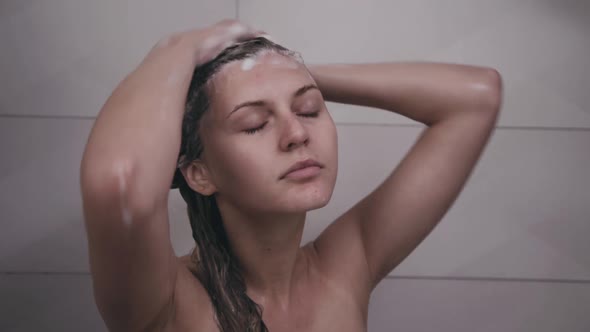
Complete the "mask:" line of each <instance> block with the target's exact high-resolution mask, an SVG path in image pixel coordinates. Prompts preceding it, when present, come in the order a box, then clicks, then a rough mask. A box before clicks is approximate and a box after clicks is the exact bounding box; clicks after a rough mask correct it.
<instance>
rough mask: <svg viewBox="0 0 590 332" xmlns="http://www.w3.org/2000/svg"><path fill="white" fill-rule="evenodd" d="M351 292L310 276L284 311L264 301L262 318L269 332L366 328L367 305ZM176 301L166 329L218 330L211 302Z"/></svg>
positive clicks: (358, 331) (363, 330)
mask: <svg viewBox="0 0 590 332" xmlns="http://www.w3.org/2000/svg"><path fill="white" fill-rule="evenodd" d="M195 282H197V283H198V281H197V280H196V279H195ZM187 286H188V285H187ZM187 288H189V289H190V288H191V287H187ZM187 290H188V289H187ZM185 294H186V293H185ZM351 294H352V293H351V292H350V290H347V289H345V288H343V287H339V286H337V285H335V284H333V283H330V282H328V281H325V280H320V278H317V279H312V280H309V281H308V282H306V283H305V284H302V285H301V287H298V290H297V294H296V295H295V296H294V298H293V301H292V302H291V304H290V307H289V309H288V310H287V311H284V310H280V309H278V308H276V307H274V306H273V305H272V304H270V303H269V304H264V305H263V307H264V309H263V314H262V316H263V317H262V319H263V321H264V323H265V325H266V326H267V328H268V330H269V331H270V332H291V331H308V332H315V331H322V332H324V331H340V332H366V331H367V328H366V326H367V311H368V305H367V303H365V301H361V302H362V303H359V301H358V300H357V299H355V298H354V297H353V296H352V295H351ZM254 300H256V299H254ZM256 302H257V303H260V302H259V301H256ZM178 304H179V305H181V306H182V307H178V308H176V309H177V310H176V317H175V319H174V321H175V322H174V324H172V325H174V327H172V326H170V331H215V332H217V331H219V329H218V328H217V325H216V324H215V318H214V310H213V307H212V305H208V306H207V308H203V307H202V304H201V305H200V307H199V306H198V305H197V304H196V303H194V302H192V301H181V303H178ZM196 313H200V314H196Z"/></svg>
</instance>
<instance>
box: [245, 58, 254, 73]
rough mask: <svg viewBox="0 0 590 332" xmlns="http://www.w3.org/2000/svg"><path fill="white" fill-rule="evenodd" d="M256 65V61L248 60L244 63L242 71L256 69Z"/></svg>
mask: <svg viewBox="0 0 590 332" xmlns="http://www.w3.org/2000/svg"><path fill="white" fill-rule="evenodd" d="M255 65H256V60H254V59H246V60H244V61H243V62H242V70H243V71H248V70H250V69H252V68H254V66H255Z"/></svg>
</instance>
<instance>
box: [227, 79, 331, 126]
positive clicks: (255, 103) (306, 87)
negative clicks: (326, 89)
mask: <svg viewBox="0 0 590 332" xmlns="http://www.w3.org/2000/svg"><path fill="white" fill-rule="evenodd" d="M313 89H316V90H318V91H319V90H320V89H319V88H318V87H317V86H316V85H315V84H307V85H304V86H302V87H300V88H299V89H297V90H296V91H295V92H294V93H293V98H295V97H299V96H301V95H302V94H304V93H306V92H307V91H309V90H313ZM265 104H266V102H265V101H264V100H252V101H246V102H243V103H240V104H238V105H237V106H236V107H234V109H233V110H232V111H231V112H230V113H229V114H228V115H227V117H226V118H229V117H230V115H232V114H233V113H234V112H236V111H237V110H239V109H240V108H242V107H247V106H264V105H265Z"/></svg>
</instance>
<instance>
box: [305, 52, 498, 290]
mask: <svg viewBox="0 0 590 332" xmlns="http://www.w3.org/2000/svg"><path fill="white" fill-rule="evenodd" d="M309 68H310V72H311V74H312V76H313V77H314V78H315V80H316V82H317V83H318V86H319V87H320V90H321V91H322V93H323V95H324V97H325V98H326V100H329V101H335V102H341V103H349V104H356V105H365V106H371V107H376V108H381V109H384V110H388V111H392V112H396V113H399V114H401V115H404V116H406V117H408V118H411V119H413V120H415V121H418V122H421V123H423V124H425V125H426V126H427V128H425V129H424V131H423V132H422V133H421V134H420V136H419V137H418V138H417V140H416V142H415V143H414V146H413V147H412V148H411V149H410V151H409V152H408V153H407V154H406V155H405V157H404V158H403V159H402V161H401V162H400V163H399V165H397V167H395V169H394V170H393V171H392V173H391V174H390V175H389V176H388V177H387V178H386V179H385V180H384V181H383V183H381V184H380V185H379V186H378V187H377V188H376V189H375V190H374V191H373V192H371V193H370V194H369V195H368V196H366V197H365V198H363V199H362V200H361V201H360V202H359V203H357V204H356V205H354V206H353V207H352V208H351V209H350V210H348V211H347V212H345V213H344V214H343V215H342V216H340V217H339V218H338V219H337V220H336V221H334V222H333V223H332V224H331V225H330V226H329V227H328V228H327V229H326V230H325V231H324V232H323V233H322V234H321V235H320V236H319V237H318V238H317V240H316V241H315V242H314V245H315V248H316V251H317V254H318V257H319V259H320V260H321V261H322V264H324V265H325V266H326V267H325V269H326V271H327V273H330V275H332V276H335V275H341V276H350V277H348V278H343V280H342V282H345V283H351V284H350V285H349V286H350V287H353V288H354V287H356V288H360V289H359V290H358V291H359V292H360V293H359V295H360V296H368V294H369V293H370V291H371V290H372V289H374V287H375V286H376V285H377V283H378V282H379V281H380V280H381V279H382V278H384V277H385V276H386V275H387V274H388V273H389V272H391V271H392V270H393V268H395V267H396V266H397V265H398V264H399V263H400V262H402V261H403V259H404V258H406V257H407V256H408V255H409V254H410V253H411V252H412V251H413V250H414V249H415V248H416V247H417V246H418V244H420V243H421V242H422V240H424V238H425V237H426V236H427V235H428V234H429V233H430V232H431V231H432V229H433V228H434V227H435V226H436V225H437V223H438V222H439V221H440V220H441V219H442V218H443V216H444V215H445V214H446V212H447V211H448V210H449V208H450V207H451V206H452V204H453V202H454V201H455V199H456V198H457V196H458V195H459V193H460V192H461V190H462V188H463V186H464V185H465V183H466V181H467V180H468V178H469V176H470V174H471V172H472V170H473V168H474V167H475V165H476V164H477V161H478V159H479V157H480V156H481V153H482V152H483V150H484V148H485V146H486V144H487V142H488V140H489V138H490V136H491V134H492V132H493V130H494V127H495V124H496V121H497V117H498V114H499V109H500V107H501V100H502V97H501V94H502V80H501V76H500V74H499V73H498V72H497V71H496V70H493V69H490V68H483V67H474V66H467V65H458V64H443V63H425V62H412V63H382V64H359V65H323V66H310V67H309ZM392 130H395V129H393V128H392ZM375 144H387V142H375ZM359 285H361V287H359Z"/></svg>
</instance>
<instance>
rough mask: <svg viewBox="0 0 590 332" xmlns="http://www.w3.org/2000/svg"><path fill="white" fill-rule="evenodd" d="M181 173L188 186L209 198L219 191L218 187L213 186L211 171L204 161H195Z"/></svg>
mask: <svg viewBox="0 0 590 332" xmlns="http://www.w3.org/2000/svg"><path fill="white" fill-rule="evenodd" d="M180 171H181V172H182V175H184V179H185V180H186V183H187V184H188V186H189V187H191V189H192V190H194V191H196V192H198V193H199V194H201V195H204V196H209V195H212V194H213V193H215V192H216V191H217V187H216V186H215V184H213V179H211V174H210V173H209V169H208V168H207V165H205V163H204V162H203V161H202V160H200V159H197V160H194V161H192V162H191V163H190V164H189V165H188V166H186V167H184V168H182V169H181V170H180Z"/></svg>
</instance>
